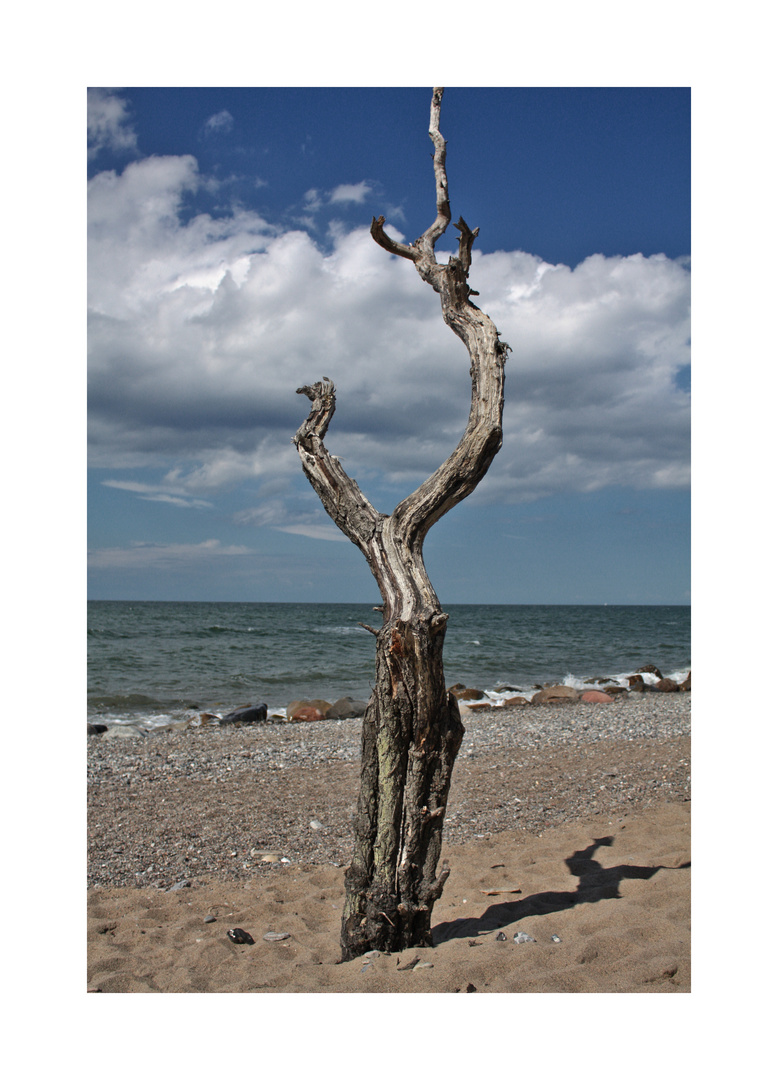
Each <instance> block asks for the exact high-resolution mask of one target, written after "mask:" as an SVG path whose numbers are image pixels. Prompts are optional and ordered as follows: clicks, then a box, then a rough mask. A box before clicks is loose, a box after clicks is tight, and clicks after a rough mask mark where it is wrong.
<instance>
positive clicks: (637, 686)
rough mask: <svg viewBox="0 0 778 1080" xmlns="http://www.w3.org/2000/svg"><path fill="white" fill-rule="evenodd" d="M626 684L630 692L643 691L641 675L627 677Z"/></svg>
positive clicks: (644, 686) (643, 684)
mask: <svg viewBox="0 0 778 1080" xmlns="http://www.w3.org/2000/svg"><path fill="white" fill-rule="evenodd" d="M627 682H628V683H629V688H630V690H637V691H638V692H639V691H641V690H645V688H646V684H645V681H644V679H643V676H642V675H628V676H627Z"/></svg>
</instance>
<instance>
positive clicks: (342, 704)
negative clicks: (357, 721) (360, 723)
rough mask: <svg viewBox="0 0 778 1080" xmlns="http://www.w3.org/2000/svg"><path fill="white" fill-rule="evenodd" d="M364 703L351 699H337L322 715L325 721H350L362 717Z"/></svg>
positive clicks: (365, 707)
mask: <svg viewBox="0 0 778 1080" xmlns="http://www.w3.org/2000/svg"><path fill="white" fill-rule="evenodd" d="M366 709H367V702H366V701H357V700H356V699H355V698H352V697H342V698H338V700H337V701H336V702H335V704H334V705H331V706H330V707H329V709H327V711H326V712H325V714H324V717H325V719H326V720H350V719H351V718H352V717H354V716H364V715H365V710H366Z"/></svg>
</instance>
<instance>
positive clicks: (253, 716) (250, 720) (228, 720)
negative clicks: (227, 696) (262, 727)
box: [219, 705, 267, 724]
mask: <svg viewBox="0 0 778 1080" xmlns="http://www.w3.org/2000/svg"><path fill="white" fill-rule="evenodd" d="M262 720H267V705H252V706H251V707H250V708H248V709H236V710H235V711H234V712H231V713H227V715H226V716H225V717H223V718H222V719H221V720H220V721H219V723H220V724H258V723H260V722H261V721H262Z"/></svg>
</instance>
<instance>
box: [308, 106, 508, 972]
mask: <svg viewBox="0 0 778 1080" xmlns="http://www.w3.org/2000/svg"><path fill="white" fill-rule="evenodd" d="M442 95H443V90H442V89H441V88H436V89H435V90H434V91H433V96H432V106H431V110H430V129H429V130H430V137H431V138H432V141H433V144H434V147H435V151H434V158H433V161H434V170H435V186H436V194H437V216H436V218H435V221H434V222H433V224H432V225H431V226H430V227H429V228H428V229H427V231H426V232H425V233H424V234H423V235H422V236H421V237H419V239H418V240H416V241H415V242H414V243H412V244H401V243H398V242H397V241H395V240H392V239H391V237H389V236H388V235H387V234H386V233H385V232H384V227H383V226H384V218H383V217H379V218H378V219H376V218H374V219H373V222H372V225H371V233H372V236H373V238H374V239H375V241H376V242H377V243H378V244H380V245H381V247H383V248H385V249H386V250H387V251H389V252H391V254H393V255H399V256H401V257H402V258H404V259H409V260H410V261H411V262H412V263H413V264H414V266H415V267H416V270H417V271H418V273H419V274H420V276H421V277H422V278H423V279H424V281H426V282H427V283H428V284H430V285H431V286H432V288H433V289H435V291H436V292H437V293H438V294H439V296H440V303H441V308H442V312H443V319H444V320H445V322H446V323H447V324H448V326H450V327H451V329H452V330H453V331H454V333H455V334H456V335H457V336H458V337H460V338H461V339H462V341H463V342H464V343H465V346H466V348H467V351H468V353H469V356H470V375H471V379H472V398H471V405H470V416H469V419H468V423H467V427H466V429H465V432H464V435H463V436H462V439H461V440H460V442H459V445H458V446H457V447H456V449H455V450H454V451H453V453H452V454H451V455H450V456H449V458H448V459H447V460H446V461H445V462H443V464H442V465H441V466H440V468H438V469H437V470H436V472H434V473H433V474H432V476H430V477H429V479H427V480H426V481H425V482H424V483H423V484H422V485H421V486H420V487H419V488H418V489H417V490H416V491H415V492H413V494H412V495H409V496H408V498H406V499H404V500H403V501H402V502H401V503H400V504H399V505H398V506H397V507H396V509H395V510H394V512H393V513H392V514H389V515H387V514H382V513H379V512H378V511H377V510H375V508H374V507H373V506H372V505H371V503H370V502H369V501H368V499H367V498H366V497H365V496H364V494H363V493H362V491H360V489H359V486H358V485H357V484H356V483H355V481H354V480H353V479H352V478H351V477H349V476H348V474H347V473H346V472H345V470H344V469H343V467H342V465H341V464H340V461H339V460H338V459H337V458H335V457H333V456H332V455H330V453H329V452H328V451H327V449H326V448H325V446H324V436H325V434H326V432H327V428H328V426H329V423H330V420H331V419H332V416H333V413H334V412H335V387H334V385H333V383H332V382H331V380H330V379H327V378H324V379H322V381H321V382H318V383H315V384H314V385H313V386H303V387H300V389H299V390H298V391H297V392H298V394H305V395H306V396H307V397H308V398H309V399H310V401H311V409H310V413H309V415H308V418H307V419H306V420H305V422H304V423H303V424H302V425H301V427H300V429H299V431H298V432H297V434H296V435H295V437H294V442H295V445H296V446H297V450H298V453H299V455H300V459H301V461H302V465H303V470H304V472H305V474H306V476H307V477H308V479H309V480H310V482H311V484H312V486H313V487H314V489H315V490H316V493H317V494H318V496H319V498H320V499H321V501H322V504H323V506H324V508H325V510H326V511H327V513H328V514H329V515H330V517H331V518H332V520H333V521H334V522H335V524H336V525H337V526H338V528H339V529H341V531H342V532H343V533H345V535H346V536H347V537H348V538H349V539H350V540H351V541H352V542H353V543H354V544H356V545H357V547H359V548H360V550H361V551H362V553H363V555H364V556H365V558H366V559H367V561H368V563H369V565H370V569H371V570H372V572H373V575H374V577H375V579H376V582H377V584H378V587H379V589H380V591H381V596H382V597H383V607H382V609H381V610H382V612H383V624H382V626H381V628H380V629H379V630H376V629H373V628H372V627H366V629H368V630H370V632H371V633H373V634H374V635H375V636H376V685H375V689H374V691H373V694H372V697H371V699H370V702H369V705H368V709H367V712H366V714H365V717H364V722H363V729H362V765H361V777H360V791H359V799H358V805H357V817H356V826H355V832H356V837H355V848H354V856H353V861H352V863H351V866H350V868H349V870H348V871H347V873H346V905H345V909H344V912H343V922H342V934H341V946H342V953H343V958H344V959H350V958H352V957H355V956H359V955H361V954H362V953H365V952H367V951H369V950H371V949H381V950H384V951H394V950H399V949H403V948H407V947H409V946H420V945H428V944H430V943H431V933H430V920H431V916H432V908H433V904H434V903H435V901H436V900H437V899H438V898H439V897H440V895H441V892H442V890H443V885H444V883H445V881H446V878H447V877H448V874H449V870H448V867H447V866H446V865H445V864H444V865H443V868H442V869H441V871H440V872H438V861H439V858H440V849H441V832H442V828H443V818H444V814H445V810H446V802H447V799H448V794H449V788H450V785H451V775H452V770H453V767H454V761H455V759H456V755H457V752H458V750H459V747H460V744H461V742H462V736H463V734H464V728H463V725H462V722H461V719H460V715H459V708H458V705H457V702H456V699H455V698H454V697H453V695H450V694H448V693H447V690H446V684H445V677H444V672H443V641H444V638H445V632H446V622H447V619H448V615H446V614H445V613H444V612H443V611H442V609H441V606H440V602H439V600H438V597H437V596H436V595H435V590H434V589H433V587H432V584H431V582H430V580H429V577H428V576H427V571H426V569H425V566H424V561H423V558H422V545H423V542H424V537H425V536H426V535H427V532H428V530H429V529H430V528H431V527H432V525H434V524H435V522H436V521H438V520H439V519H440V518H441V517H442V516H443V515H444V514H445V513H446V512H447V511H448V510H450V509H451V507H452V506H455V505H456V504H457V503H459V502H461V500H462V499H464V498H466V496H467V495H469V494H470V492H471V491H473V489H474V488H475V487H476V485H477V484H478V482H479V481H480V480H481V479H482V477H483V476H484V475H485V473H486V471H487V469H488V468H489V465H490V464H491V462H492V460H493V458H494V456H495V454H496V453H497V451H498V450H499V449H500V446H501V444H502V408H503V382H504V364H505V358H506V355H507V352H508V351H509V347H508V345H507V344H506V343H505V342H503V341H500V338H499V333H498V331H497V330H496V328H495V326H494V324H493V322H492V320H491V319H490V318H489V316H488V315H486V314H484V312H482V311H481V310H480V309H479V308H477V307H476V306H475V305H474V304H473V303H472V301H471V299H470V297H471V296H472V295H474V292H473V290H472V289H471V288H470V287H469V285H468V281H467V279H468V273H469V270H470V262H471V252H472V247H473V241H474V240H475V238H476V236H477V235H478V229H472V230H471V229H470V228H468V226H467V225H466V224H465V222H464V221H463V220H462V218H460V219H459V221H458V222H457V224H456V226H455V227H456V228H457V229H458V231H459V249H458V252H457V254H455V255H452V256H451V258H450V259H449V261H448V262H447V263H446V264H439V263H438V262H437V260H436V258H435V245H436V243H437V242H438V240H439V239H440V238H441V236H442V235H443V234H444V232H445V231H446V228H447V226H448V225H449V223H450V221H451V209H450V207H449V200H448V182H447V178H446V143H445V140H444V139H443V136H442V135H441V133H440V126H439V125H440V103H441V98H442Z"/></svg>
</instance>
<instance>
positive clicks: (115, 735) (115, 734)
mask: <svg viewBox="0 0 778 1080" xmlns="http://www.w3.org/2000/svg"><path fill="white" fill-rule="evenodd" d="M146 734H147V733H146V732H145V731H144V730H143V728H139V727H135V725H134V724H111V726H110V727H109V728H108V730H107V731H106V732H105V734H104V735H103V738H104V739H145V738H146Z"/></svg>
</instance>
